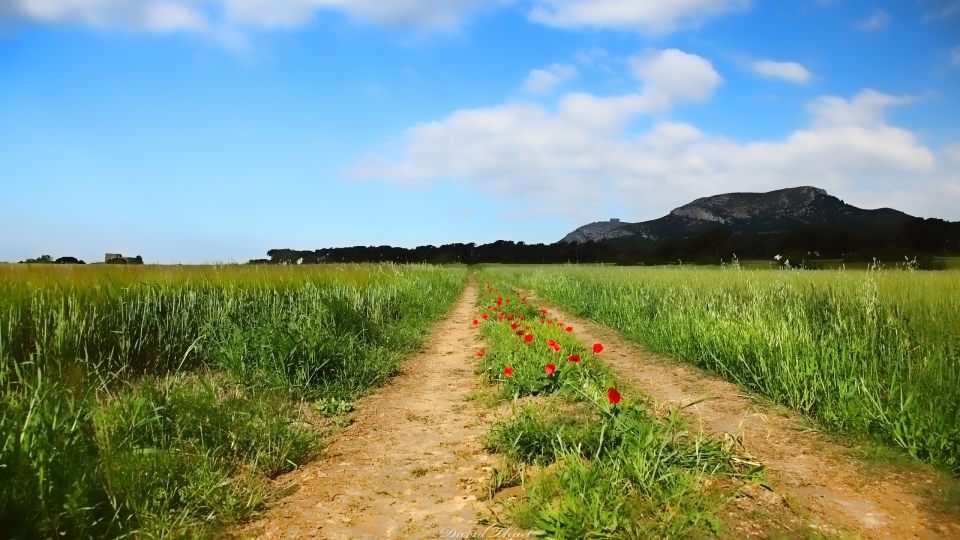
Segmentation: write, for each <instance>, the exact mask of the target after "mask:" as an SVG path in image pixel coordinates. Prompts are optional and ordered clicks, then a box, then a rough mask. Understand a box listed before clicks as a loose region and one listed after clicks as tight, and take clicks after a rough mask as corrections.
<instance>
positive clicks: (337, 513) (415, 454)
mask: <svg viewBox="0 0 960 540" xmlns="http://www.w3.org/2000/svg"><path fill="white" fill-rule="evenodd" d="M476 296H477V293H476V285H475V284H474V283H473V282H471V283H470V285H469V286H468V287H467V289H466V291H465V292H464V294H463V296H461V298H460V299H459V300H458V301H457V303H456V305H455V307H454V309H453V311H452V313H451V314H450V315H449V316H448V317H447V318H446V319H445V320H442V321H441V322H440V323H439V324H438V325H437V327H436V329H435V331H434V337H433V338H432V339H431V340H430V341H429V342H428V344H427V347H426V350H425V352H423V353H421V354H419V355H418V356H416V357H415V358H412V359H410V360H409V361H407V362H406V363H405V364H404V367H403V373H402V374H400V375H398V376H397V377H395V378H394V379H393V380H391V381H390V382H389V383H388V384H387V385H385V386H384V387H383V388H382V389H380V390H379V391H378V392H377V393H376V394H375V395H373V396H371V397H370V398H368V399H367V400H365V402H364V403H362V406H361V408H360V410H359V412H357V413H356V415H355V417H354V423H353V424H352V425H350V426H349V427H347V428H346V429H345V430H344V431H343V433H342V434H341V435H340V436H339V437H338V438H337V440H336V441H334V442H333V443H332V444H331V445H330V446H329V447H328V448H327V449H326V450H325V452H324V455H323V457H322V459H321V460H320V461H318V462H317V463H314V464H312V465H310V466H308V467H305V468H303V469H301V470H299V471H295V472H293V473H291V474H289V475H287V476H286V477H284V478H281V479H280V482H281V483H283V484H286V483H291V482H295V483H297V484H298V485H299V489H298V491H297V492H295V493H294V494H293V495H290V496H288V497H287V498H286V499H284V500H282V501H281V502H280V503H279V504H278V505H277V506H276V507H274V508H272V509H271V510H270V511H269V512H268V513H267V514H266V515H265V516H264V519H262V520H261V521H259V522H256V523H253V524H251V525H249V526H248V527H247V528H246V530H245V534H244V535H243V536H246V537H256V538H263V539H273V538H323V539H345V540H346V539H350V540H359V539H367V538H371V539H372V538H378V539H379V538H442V537H445V536H446V537H453V536H449V535H450V534H451V531H454V532H457V533H469V532H470V531H472V530H474V529H475V527H476V521H475V516H476V513H477V511H480V510H483V509H484V506H483V505H482V504H481V503H478V502H477V496H478V495H480V494H482V493H484V492H485V490H486V482H487V479H488V477H489V471H490V470H491V467H490V463H489V461H490V460H491V458H490V456H488V454H486V452H485V451H484V449H483V445H482V444H481V437H482V435H483V434H484V433H485V431H486V428H485V427H484V424H485V423H486V420H485V417H484V415H485V414H487V413H486V412H484V410H482V409H481V408H479V407H477V406H475V405H473V404H472V403H470V402H467V401H466V400H465V398H466V397H467V396H468V394H470V393H471V392H473V391H474V390H476V389H478V388H479V386H480V384H479V382H478V381H477V377H476V376H475V375H474V365H475V362H476V359H477V357H476V351H477V346H478V341H477V339H478V332H477V331H476V330H475V329H474V328H473V327H472V326H471V325H470V322H471V320H472V319H473V318H474V312H475V309H474V305H473V300H474V299H475V298H476Z"/></svg>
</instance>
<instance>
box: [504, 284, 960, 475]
mask: <svg viewBox="0 0 960 540" xmlns="http://www.w3.org/2000/svg"><path fill="white" fill-rule="evenodd" d="M486 272H488V273H489V274H490V275H491V276H493V278H494V279H497V280H502V281H504V282H508V283H511V284H512V285H514V286H517V287H523V288H525V289H528V290H533V291H536V292H537V293H539V294H540V295H542V296H543V297H545V298H547V299H549V300H550V301H552V302H555V303H556V304H558V305H559V306H562V307H564V308H566V309H568V310H570V311H571V312H573V313H574V314H577V315H580V316H584V317H588V318H591V319H594V320H596V321H598V322H601V323H603V324H606V325H609V326H611V327H613V328H616V329H618V330H620V331H621V332H623V333H624V334H625V335H627V336H629V337H631V338H633V339H636V340H638V341H641V342H643V343H645V344H647V345H648V346H649V347H650V348H652V349H654V350H656V351H660V352H663V353H666V354H668V355H671V356H673V357H675V358H678V359H680V360H685V361H689V362H691V363H693V364H696V365H698V366H700V367H703V368H705V369H708V370H710V371H713V372H715V373H718V374H720V375H721V376H723V377H725V378H727V379H729V380H732V381H734V382H736V383H738V384H740V385H742V386H744V387H746V388H749V389H752V390H755V391H757V392H760V393H762V394H764V395H767V396H769V397H770V398H772V399H774V400H776V401H778V402H780V403H783V404H785V405H787V406H790V407H792V408H795V409H797V410H799V411H802V412H803V413H805V414H807V415H810V416H811V417H813V418H815V419H817V420H818V421H819V422H820V423H822V424H823V425H824V426H827V427H828V428H830V429H832V430H835V431H838V432H852V433H859V434H869V435H871V436H873V437H876V438H878V439H879V440H882V441H885V442H887V443H891V444H893V445H896V446H899V447H901V448H903V449H905V450H906V451H907V452H909V453H910V454H912V455H913V456H915V457H917V458H919V459H921V460H924V461H927V462H929V463H932V464H935V465H937V466H939V467H943V468H946V469H949V470H951V471H953V473H954V474H958V473H960V273H957V272H952V271H948V272H920V271H908V270H872V271H859V270H858V271H851V270H846V271H844V270H825V271H767V270H748V269H743V268H741V267H737V266H727V267H654V268H638V267H626V268H618V267H597V266H565V267H559V266H554V267H539V268H537V267H510V266H489V267H487V268H486Z"/></svg>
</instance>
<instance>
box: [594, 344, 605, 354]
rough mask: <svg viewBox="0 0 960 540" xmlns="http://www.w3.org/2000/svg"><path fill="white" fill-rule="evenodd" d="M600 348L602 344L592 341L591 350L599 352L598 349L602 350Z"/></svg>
mask: <svg viewBox="0 0 960 540" xmlns="http://www.w3.org/2000/svg"><path fill="white" fill-rule="evenodd" d="M602 350H603V345H601V344H599V343H594V344H593V352H595V353H598V354H599V353H600V351H602Z"/></svg>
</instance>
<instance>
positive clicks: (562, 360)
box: [473, 278, 762, 539]
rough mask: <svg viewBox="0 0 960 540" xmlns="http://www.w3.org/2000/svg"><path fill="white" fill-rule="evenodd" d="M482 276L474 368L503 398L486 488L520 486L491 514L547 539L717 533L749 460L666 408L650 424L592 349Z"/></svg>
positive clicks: (640, 403) (756, 471)
mask: <svg viewBox="0 0 960 540" xmlns="http://www.w3.org/2000/svg"><path fill="white" fill-rule="evenodd" d="M484 283H485V287H484V291H482V293H481V296H480V299H479V308H480V311H481V314H480V316H479V317H477V319H475V320H474V321H473V323H474V324H475V325H477V326H480V327H481V332H482V335H483V337H484V341H485V343H486V347H485V348H484V349H483V350H482V351H478V355H479V356H480V357H481V363H480V372H481V374H482V375H483V376H484V378H485V379H486V380H487V381H488V382H489V383H492V384H496V385H498V386H499V388H500V396H501V398H502V399H509V400H512V401H513V403H514V404H515V410H514V413H513V414H512V415H511V416H510V417H509V418H506V419H504V420H503V421H501V422H500V423H499V424H498V425H496V426H494V428H493V429H492V430H491V432H490V433H489V435H488V437H487V445H488V448H489V449H490V450H491V451H493V452H497V453H500V454H502V455H503V456H504V463H503V465H502V466H501V467H500V468H499V469H498V470H497V471H495V473H494V476H493V478H492V480H491V482H492V484H491V491H492V494H493V496H494V499H497V498H498V497H499V496H498V495H497V494H498V493H505V492H509V490H510V488H512V487H513V486H521V489H520V490H519V492H518V493H517V494H518V495H520V496H519V500H517V501H515V502H513V503H510V502H506V503H505V504H506V506H507V512H506V514H505V515H502V516H498V517H497V519H499V520H500V521H501V523H502V524H504V525H506V524H510V525H516V526H517V527H519V528H521V529H523V528H527V529H531V530H536V531H540V532H539V533H538V534H544V535H546V536H548V537H550V538H557V539H562V538H571V539H572V538H637V537H655V538H670V537H680V536H682V537H690V536H701V535H707V536H710V535H713V534H721V533H723V531H724V529H725V524H724V522H723V520H722V519H721V518H720V517H719V516H718V512H719V511H720V510H721V509H722V508H723V506H724V505H725V503H726V502H727V501H729V500H730V499H731V498H732V495H733V489H734V488H733V486H735V485H743V484H744V483H746V484H749V483H757V482H760V481H762V477H761V475H760V472H761V467H759V466H757V464H756V463H750V462H749V461H748V460H744V459H737V457H738V456H737V455H736V454H735V453H734V451H733V448H732V447H731V446H730V444H729V443H728V444H724V443H722V442H719V441H716V440H711V439H708V438H705V437H702V436H697V435H695V434H693V433H691V432H690V431H689V430H688V429H687V422H686V420H684V418H683V417H682V416H681V415H680V414H679V413H678V412H677V411H674V412H673V414H671V415H669V416H668V417H667V418H665V419H662V420H658V419H656V418H655V417H654V416H653V415H652V414H650V411H649V410H648V405H647V403H646V401H645V400H643V399H642V396H639V395H637V394H636V393H634V392H632V391H627V390H624V389H623V388H621V387H620V384H621V383H619V382H618V381H617V380H616V378H615V377H614V375H613V373H612V372H611V371H610V369H609V368H607V367H606V366H605V365H604V363H603V362H601V361H600V360H599V357H600V356H602V354H603V346H602V344H600V343H596V344H591V345H590V346H589V347H587V346H586V345H584V344H583V343H582V342H580V340H578V339H577V338H576V337H575V332H574V329H573V328H572V327H570V326H568V325H565V324H563V321H558V320H555V319H554V318H553V316H552V315H551V314H550V313H549V312H548V311H547V310H543V309H537V308H535V307H534V306H532V305H531V302H527V301H526V298H524V297H523V296H521V295H519V294H518V293H517V292H516V291H515V290H514V289H510V288H508V286H507V284H506V282H504V281H500V280H497V279H494V278H486V279H485V281H484ZM501 500H505V499H501Z"/></svg>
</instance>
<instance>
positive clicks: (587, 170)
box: [345, 90, 960, 220]
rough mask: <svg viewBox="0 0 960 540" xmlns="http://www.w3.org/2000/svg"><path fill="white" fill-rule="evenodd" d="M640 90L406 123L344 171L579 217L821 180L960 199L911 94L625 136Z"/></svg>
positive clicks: (889, 197)
mask: <svg viewBox="0 0 960 540" xmlns="http://www.w3.org/2000/svg"><path fill="white" fill-rule="evenodd" d="M643 96H644V94H643V93H642V92H641V93H640V94H633V95H626V96H619V97H612V98H602V97H597V96H592V95H590V94H570V95H567V96H564V97H563V98H561V100H560V102H559V104H558V107H557V110H556V111H555V112H551V111H548V110H547V109H545V108H544V107H541V106H540V105H536V104H532V103H508V104H504V105H500V106H496V107H489V108H482V109H470V110H461V111H457V112H454V113H453V114H451V115H450V116H448V117H447V118H444V119H443V120H441V121H437V122H429V123H424V124H419V125H416V126H413V127H411V128H410V129H408V130H407V131H406V132H405V133H404V134H403V139H404V142H405V143H404V147H403V150H402V151H401V153H400V154H399V155H397V156H393V157H388V156H384V155H379V154H370V155H368V156H365V157H363V158H362V159H360V160H359V162H358V163H356V164H355V165H354V166H353V167H351V168H349V169H348V170H346V171H345V175H346V176H348V177H349V178H352V179H355V180H379V181H388V182H396V183H399V184H402V185H407V186H412V187H424V186H427V185H429V184H431V183H434V182H440V181H454V182H458V183H460V184H462V185H465V186H467V187H468V188H470V189H473V190H475V191H477V192H482V193H487V194H492V195H499V196H502V197H503V200H504V201H505V203H504V204H505V205H506V206H510V205H515V206H516V207H517V208H516V210H517V211H520V210H522V211H526V212H530V213H534V214H537V213H540V214H543V213H551V214H557V215H562V216H567V217H570V218H572V219H580V220H582V219H587V218H592V217H595V216H594V215H593V214H592V210H593V209H595V208H598V207H599V206H600V205H603V204H607V203H610V202H613V201H616V202H617V203H618V204H625V205H629V206H630V207H631V208H633V209H634V210H635V211H636V212H637V214H638V215H641V216H647V217H656V216H657V215H661V214H663V213H665V212H666V211H667V210H669V209H670V208H673V207H675V206H678V205H680V204H684V203H686V202H689V201H690V200H692V199H693V198H696V197H701V196H704V195H708V194H716V193H724V192H730V191H766V190H772V189H779V188H784V187H792V186H798V185H811V184H812V185H816V186H819V187H822V188H825V189H827V190H828V191H830V192H832V193H835V194H838V195H840V196H844V197H847V198H848V199H849V198H851V197H854V196H856V197H857V199H856V200H857V201H859V202H860V204H862V205H865V206H871V205H873V206H884V205H893V206H897V207H901V208H904V209H906V210H911V209H914V210H915V211H920V210H916V209H917V208H921V209H922V208H927V209H928V210H929V209H934V213H936V208H943V209H945V208H949V207H950V206H951V205H960V150H958V146H956V145H954V146H949V147H947V148H945V149H944V150H943V151H942V154H941V158H942V159H938V154H937V153H935V152H933V151H932V150H930V149H929V148H927V147H926V146H924V145H923V144H922V143H921V142H920V141H919V140H918V137H917V135H916V134H915V133H913V132H911V131H909V130H906V129H903V128H900V127H897V126H893V125H889V124H888V123H887V122H886V120H885V118H884V114H883V111H884V109H886V108H887V107H890V106H894V105H902V104H906V103H909V102H911V101H912V100H913V98H911V97H903V96H891V95H887V94H883V93H880V92H877V91H874V90H864V91H862V92H860V93H858V94H857V95H855V96H853V97H852V98H849V99H848V98H842V97H836V96H822V97H820V98H818V99H816V100H814V101H813V102H812V103H810V104H809V106H808V111H809V113H810V122H809V124H808V125H807V126H806V127H803V128H801V129H797V130H796V131H794V132H792V133H790V134H789V135H787V136H786V137H784V138H783V139H782V140H763V141H748V142H738V141H734V140H731V139H729V138H727V137H724V136H722V135H718V134H709V133H705V132H703V131H702V130H700V129H698V128H697V127H696V126H694V125H691V124H689V123H684V122H676V121H669V120H663V121H660V122H657V123H656V124H655V125H654V126H653V127H652V128H651V129H649V130H647V131H645V132H643V133H639V134H631V133H626V132H625V131H624V130H623V126H624V125H625V124H626V122H628V121H629V120H630V118H632V117H635V116H636V115H638V114H642V113H644V112H645V111H647V110H650V108H651V106H652V105H654V104H653V103H650V102H645V101H644V100H645V99H646V98H644V97H643ZM657 105H660V104H657ZM951 160H956V162H954V161H951ZM943 193H953V194H955V195H956V196H952V195H951V196H944V195H943ZM951 197H952V198H951ZM937 205H940V206H939V207H938V206H937ZM954 213H956V212H955V211H954ZM940 215H943V214H942V213H941V214H940Z"/></svg>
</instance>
